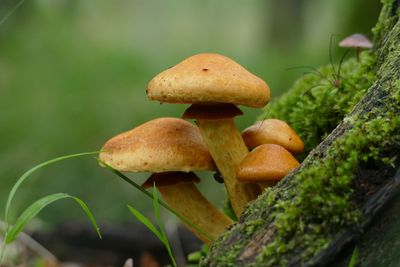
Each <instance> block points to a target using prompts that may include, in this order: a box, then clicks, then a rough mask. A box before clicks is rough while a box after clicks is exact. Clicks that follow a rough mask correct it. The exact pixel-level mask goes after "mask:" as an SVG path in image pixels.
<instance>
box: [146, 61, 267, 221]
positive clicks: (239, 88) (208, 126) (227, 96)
mask: <svg viewBox="0 0 400 267" xmlns="http://www.w3.org/2000/svg"><path fill="white" fill-rule="evenodd" d="M147 96H148V98H149V99H151V100H158V101H160V102H170V103H192V104H193V105H192V106H191V107H190V108H189V109H188V110H187V111H186V112H185V115H184V117H186V118H194V119H196V120H197V124H198V126H199V129H200V132H201V135H202V136H203V139H204V142H205V143H206V145H207V147H208V149H209V151H210V154H211V156H212V157H213V159H214V161H215V164H216V165H217V167H218V170H219V171H220V173H221V175H222V177H223V179H224V183H225V187H226V189H227V192H228V196H229V199H230V201H231V204H232V207H233V210H234V211H235V213H236V215H240V214H241V213H242V211H243V210H244V208H245V206H246V204H247V203H248V202H249V201H251V200H253V199H254V198H256V196H257V194H258V192H259V189H258V188H257V187H256V186H254V185H251V184H245V183H241V182H239V181H238V180H237V179H236V168H237V166H238V165H239V163H240V162H241V161H242V160H243V158H244V157H245V156H246V155H247V154H248V150H247V148H246V145H245V144H244V142H243V139H242V137H241V134H240V132H239V131H238V130H237V128H236V126H235V123H234V120H233V117H234V116H236V115H238V114H241V111H240V110H239V109H238V108H237V107H236V106H235V105H245V106H249V107H254V108H261V107H263V106H264V105H266V104H267V102H268V101H269V99H270V91H269V87H268V85H267V84H266V83H265V82H264V81H263V80H262V79H260V78H259V77H257V76H255V75H253V74H251V73H250V72H249V71H247V70H246V69H245V68H243V67H242V66H241V65H239V64H238V63H236V62H235V61H233V60H231V59H229V58H227V57H225V56H222V55H218V54H198V55H194V56H192V57H189V58H187V59H186V60H184V61H182V62H181V63H179V64H177V65H175V66H174V67H172V68H169V69H167V70H165V71H163V72H161V73H160V74H158V75H157V76H156V77H154V78H153V79H152V80H151V81H150V83H149V85H148V88H147Z"/></svg>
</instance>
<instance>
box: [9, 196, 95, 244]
mask: <svg viewBox="0 0 400 267" xmlns="http://www.w3.org/2000/svg"><path fill="white" fill-rule="evenodd" d="M65 198H72V199H73V200H75V201H76V202H77V203H78V204H79V205H80V206H81V207H82V209H83V210H84V212H85V213H86V215H87V216H88V217H89V219H90V221H91V223H92V225H93V227H94V229H95V230H96V232H97V234H98V235H99V237H100V238H101V234H100V230H99V227H98V225H97V223H96V221H95V219H94V217H93V215H92V213H91V212H90V210H89V208H88V206H87V205H86V204H85V203H84V202H83V201H82V200H81V199H79V198H77V197H73V196H70V195H68V194H64V193H57V194H52V195H48V196H45V197H42V198H40V199H39V200H37V201H35V202H34V203H32V204H31V205H30V206H29V207H28V208H27V209H26V210H25V211H24V212H23V213H22V214H21V216H20V217H19V218H18V220H17V221H16V223H15V224H14V225H13V226H12V227H11V229H9V231H8V232H7V233H6V236H5V242H6V244H9V243H11V242H12V241H14V239H15V238H16V237H17V235H18V234H19V233H20V232H21V231H23V230H24V228H25V226H26V225H27V224H28V223H29V222H30V221H31V220H32V219H33V218H34V217H35V216H36V215H37V214H38V213H39V212H40V211H41V210H42V209H43V208H45V207H47V206H48V205H50V204H51V203H53V202H55V201H57V200H60V199H65Z"/></svg>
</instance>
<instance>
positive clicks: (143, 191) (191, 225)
mask: <svg viewBox="0 0 400 267" xmlns="http://www.w3.org/2000/svg"><path fill="white" fill-rule="evenodd" d="M99 161H100V160H99ZM100 162H101V164H103V165H104V166H106V168H108V169H109V170H110V171H112V172H113V173H115V174H116V175H118V176H119V177H120V178H121V179H122V180H124V181H125V182H127V183H128V184H130V185H132V186H133V187H135V188H136V189H138V190H139V191H140V192H142V193H143V194H145V195H146V196H148V197H149V198H151V199H152V200H154V197H153V195H152V194H150V193H149V192H148V191H146V190H145V189H143V188H142V187H141V186H140V185H138V184H137V183H135V182H134V181H132V180H131V179H129V178H128V177H127V176H125V175H124V174H122V173H121V172H119V171H117V170H116V169H114V168H113V167H111V166H110V165H108V164H107V163H105V162H103V161H100ZM158 203H159V204H160V205H161V206H163V207H164V208H165V209H167V210H168V211H170V212H171V213H172V214H174V215H175V216H176V217H178V218H179V219H180V220H182V221H183V222H184V223H186V224H188V225H190V227H193V228H194V229H195V230H196V231H198V232H200V233H201V234H203V235H204V236H206V237H207V238H208V239H210V240H211V241H212V242H213V241H214V238H212V237H211V236H210V235H209V234H208V233H206V232H205V231H204V230H203V229H201V228H200V227H198V226H197V225H196V224H194V223H193V222H191V221H189V220H188V219H186V218H185V217H183V216H182V215H181V214H179V213H178V212H176V211H175V210H173V209H172V208H171V207H169V206H168V204H167V203H165V202H164V201H162V200H161V199H158Z"/></svg>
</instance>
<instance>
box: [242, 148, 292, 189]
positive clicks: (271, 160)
mask: <svg viewBox="0 0 400 267" xmlns="http://www.w3.org/2000/svg"><path fill="white" fill-rule="evenodd" d="M299 165H300V163H299V162H298V161H297V160H296V159H295V158H294V157H293V155H292V154H290V152H289V151H287V150H286V149H285V148H283V147H281V146H279V145H274V144H264V145H261V146H258V147H256V148H255V149H254V150H253V151H251V152H250V153H249V154H248V155H247V156H246V157H245V158H244V159H243V161H242V162H241V163H240V165H239V167H238V169H237V171H236V174H237V178H238V180H240V181H242V182H269V181H279V180H280V179H282V178H283V177H285V176H286V175H287V174H288V173H290V172H291V171H292V170H294V169H295V168H297V167H298V166H299Z"/></svg>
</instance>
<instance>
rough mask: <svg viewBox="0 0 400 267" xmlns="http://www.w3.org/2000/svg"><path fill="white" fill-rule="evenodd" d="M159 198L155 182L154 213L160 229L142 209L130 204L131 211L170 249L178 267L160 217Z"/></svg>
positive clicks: (174, 263)
mask: <svg viewBox="0 0 400 267" xmlns="http://www.w3.org/2000/svg"><path fill="white" fill-rule="evenodd" d="M158 205H159V200H158V194H157V188H156V184H155V183H154V184H153V208H154V214H155V216H156V219H157V223H158V225H159V228H160V229H157V227H156V226H155V225H154V224H152V223H151V222H150V220H149V219H147V218H146V217H145V216H144V215H143V214H142V213H140V211H138V210H137V209H135V208H134V207H133V206H131V205H128V209H129V211H130V212H131V213H132V214H133V215H134V216H135V217H136V218H137V219H138V220H139V221H141V222H142V223H143V224H144V225H145V226H146V227H147V228H148V229H149V230H150V231H151V232H153V234H155V236H157V238H158V239H159V240H160V241H161V243H163V245H164V246H165V248H166V249H167V251H168V255H169V257H170V258H171V261H172V265H173V266H174V267H176V266H177V265H176V261H175V258H174V255H173V254H172V250H171V246H170V245H169V241H168V237H167V234H166V233H165V231H164V226H163V223H162V220H161V217H160V208H159V206H158Z"/></svg>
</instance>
